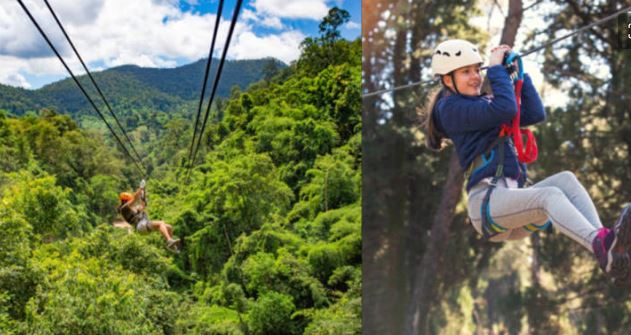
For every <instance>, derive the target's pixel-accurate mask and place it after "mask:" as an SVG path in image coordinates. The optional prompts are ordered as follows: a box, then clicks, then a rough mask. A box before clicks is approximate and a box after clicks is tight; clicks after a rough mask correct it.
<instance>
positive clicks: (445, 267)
mask: <svg viewBox="0 0 631 335" xmlns="http://www.w3.org/2000/svg"><path fill="white" fill-rule="evenodd" d="M630 5H631V2H629V1H599V2H595V1H574V0H570V1H521V0H510V1H484V0H471V1H441V2H434V1H397V0H364V1H363V3H362V15H363V20H362V34H363V36H362V37H363V40H362V41H363V59H362V62H363V67H362V71H363V73H362V75H363V93H364V94H365V93H369V92H373V91H377V90H381V89H389V88H392V87H395V86H400V85H405V84H409V83H413V82H418V81H421V80H429V79H431V73H430V61H431V54H432V50H433V48H434V47H435V46H436V45H437V44H438V43H439V42H441V41H443V40H445V39H449V38H463V39H467V40H469V41H471V42H473V43H475V44H477V45H479V47H480V49H481V50H483V51H484V50H487V51H488V50H489V48H490V47H492V46H493V45H492V44H498V42H500V43H507V44H509V45H512V46H514V49H515V50H516V51H517V52H518V53H519V52H525V51H527V50H529V49H531V48H533V47H536V46H539V45H541V44H543V43H545V42H547V41H549V40H552V39H554V38H557V37H561V36H563V35H565V34H567V33H569V32H570V31H573V30H575V29H578V28H580V27H581V26H584V25H587V24H589V23H592V22H594V21H596V20H598V19H601V18H604V17H606V16H608V15H610V14H612V13H615V12H616V11H618V10H620V9H623V8H624V7H628V6H630ZM542 22H543V24H542ZM493 26H495V27H499V30H497V32H493V29H491V27H493ZM617 33H618V32H617V30H616V20H613V21H610V22H608V23H605V24H602V25H599V26H597V27H594V28H591V29H589V30H587V31H585V32H583V33H580V34H578V35H575V36H573V37H570V38H568V39H566V40H563V41H561V42H559V43H556V44H554V45H551V46H549V47H547V48H545V49H544V50H542V51H540V52H538V53H536V54H533V55H530V56H528V57H527V59H526V60H530V61H531V62H528V63H527V65H526V68H525V70H526V72H541V73H542V75H539V76H536V77H535V78H541V79H540V80H539V81H535V86H536V87H538V88H539V90H540V93H541V94H542V97H543V101H544V105H546V112H547V120H546V121H545V123H542V124H539V125H536V126H535V127H534V128H533V130H534V132H535V134H536V136H537V140H538V143H539V151H540V155H539V156H540V157H539V160H538V161H537V162H535V163H534V164H532V165H531V166H530V168H529V173H530V177H531V178H532V179H533V180H535V181H537V180H541V179H543V178H545V177H546V176H549V175H552V174H554V173H556V172H560V171H563V170H570V171H572V172H574V173H575V174H576V175H577V177H578V179H579V180H580V181H581V182H582V183H583V184H584V185H585V186H586V188H587V189H588V191H589V193H590V194H591V195H592V197H593V199H594V202H595V203H596V207H597V208H598V210H599V214H600V215H601V218H602V221H603V223H604V224H605V225H606V226H609V227H611V226H612V225H613V223H614V221H615V219H616V218H617V216H618V214H619V211H620V209H621V207H622V205H623V204H624V203H625V202H627V201H629V199H631V188H630V187H629V185H631V167H630V166H629V165H630V164H631V159H630V153H631V112H630V111H629V109H628V106H629V103H631V94H629V90H628V89H625V87H628V86H629V84H631V76H630V74H631V66H629V64H631V53H629V52H625V51H622V50H619V49H617ZM491 42H493V43H491ZM487 54H488V53H487ZM485 55H486V54H485V53H484V52H483V57H484V56H485ZM436 87H437V86H429V85H425V86H415V87H411V88H406V89H403V90H398V91H395V92H391V93H385V94H380V95H377V96H373V97H365V98H364V99H363V100H362V103H363V105H362V110H363V112H362V115H363V126H362V129H363V134H362V136H363V143H362V148H363V158H364V167H363V179H362V180H363V182H362V188H363V192H364V193H363V197H362V198H363V201H364V202H363V207H362V208H363V210H362V217H363V226H362V233H363V237H364V238H363V250H364V253H363V256H364V258H363V261H364V263H363V278H364V283H363V292H364V294H363V299H364V301H363V304H364V311H363V313H364V314H363V316H364V327H365V328H364V329H365V331H366V333H367V334H628V333H629V332H630V331H631V317H630V316H629V315H631V314H630V313H629V312H631V305H629V303H628V300H629V298H630V296H629V290H627V289H620V288H616V287H615V286H614V285H613V284H612V283H611V282H610V281H609V280H608V279H607V277H606V276H605V275H604V274H603V273H602V271H601V270H600V269H599V268H598V266H597V263H596V262H595V261H594V259H593V256H592V255H591V253H589V252H587V251H586V250H584V248H582V247H581V246H579V245H578V244H576V243H575V242H573V241H572V240H570V239H568V238H566V237H564V236H561V235H560V234H558V233H557V232H553V233H539V234H535V235H532V236H531V237H530V238H528V239H525V240H522V241H516V242H509V243H503V244H494V243H490V242H489V243H487V242H484V241H482V239H481V237H480V236H478V234H477V233H476V232H475V230H474V229H473V228H472V227H471V226H470V225H468V224H467V221H466V216H467V214H466V206H465V204H466V194H465V192H464V186H463V178H462V171H461V170H460V167H459V165H458V162H457V157H456V156H455V154H454V153H453V146H449V147H448V148H447V149H446V150H444V151H442V152H440V153H435V152H431V151H429V150H428V149H427V148H426V147H424V145H423V141H424V134H423V129H422V126H421V124H422V122H423V115H422V114H420V113H419V112H418V109H419V108H421V109H422V108H423V106H424V105H425V104H426V98H427V96H428V94H429V93H430V92H431V90H432V89H434V88H436ZM559 97H561V98H559Z"/></svg>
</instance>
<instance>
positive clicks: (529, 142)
mask: <svg viewBox="0 0 631 335" xmlns="http://www.w3.org/2000/svg"><path fill="white" fill-rule="evenodd" d="M515 60H516V61H517V64H518V73H517V77H516V78H515V100H516V102H517V115H515V117H514V118H513V122H512V125H511V127H508V126H502V131H505V132H507V133H509V134H511V135H513V143H515V150H516V151H517V158H518V159H519V161H520V162H522V163H532V162H534V161H535V160H537V156H538V153H539V152H538V149H537V142H536V140H535V136H534V135H533V133H532V131H530V130H529V129H520V128H519V123H520V119H521V89H522V86H523V84H524V70H523V68H524V67H523V64H522V60H521V56H519V55H517V54H516V53H514V52H511V53H509V54H508V55H507V56H506V58H505V59H504V64H505V65H507V66H508V67H509V68H510V69H513V70H514V67H513V61H515ZM524 135H525V136H526V147H525V148H524V140H523V138H522V136H524Z"/></svg>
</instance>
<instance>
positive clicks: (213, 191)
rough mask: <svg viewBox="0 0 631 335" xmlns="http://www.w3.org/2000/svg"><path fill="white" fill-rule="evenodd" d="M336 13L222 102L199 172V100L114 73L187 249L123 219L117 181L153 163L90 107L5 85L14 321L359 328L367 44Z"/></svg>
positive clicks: (1, 186)
mask: <svg viewBox="0 0 631 335" xmlns="http://www.w3.org/2000/svg"><path fill="white" fill-rule="evenodd" d="M346 19H348V17H347V18H346ZM339 24H340V23H339V22H338V23H337V25H339ZM337 25H336V23H333V24H331V23H330V22H329V23H328V24H327V21H326V20H325V21H323V24H322V25H321V26H320V28H321V35H320V36H317V37H310V38H306V39H305V40H304V41H303V43H302V45H301V50H302V54H301V56H300V58H299V59H298V60H297V61H295V62H293V63H292V64H290V65H289V66H287V67H285V66H281V65H280V64H276V65H277V66H274V64H271V66H266V67H265V71H263V72H261V73H263V75H262V76H261V77H260V78H259V79H260V80H259V81H256V82H255V83H252V84H251V85H249V86H248V87H247V88H243V89H241V88H239V87H233V88H232V90H231V91H230V92H229V95H227V96H226V97H225V98H222V99H219V100H218V101H216V103H215V104H213V108H212V111H211V122H209V125H208V127H207V129H206V131H205V132H204V136H203V138H202V141H201V150H200V155H198V157H200V159H198V162H197V165H196V166H195V168H194V169H193V171H192V175H191V178H190V182H188V183H187V182H186V178H185V174H186V168H185V166H184V163H185V161H186V157H187V154H188V149H189V144H190V142H191V137H192V133H193V129H192V128H193V120H194V112H195V107H196V100H195V99H198V98H197V97H196V96H195V95H194V94H191V92H186V91H185V90H182V92H179V93H178V92H172V94H171V95H169V99H174V98H173V97H177V99H181V100H182V103H179V102H178V103H177V104H162V105H160V103H159V102H160V99H161V95H164V94H166V93H164V92H163V91H161V90H162V89H165V88H164V87H166V86H167V85H165V84H162V86H160V85H157V84H156V85H153V86H152V87H153V88H152V89H151V90H150V89H145V88H146V87H147V86H136V83H137V82H138V81H129V82H127V84H126V85H127V86H123V87H118V89H117V90H116V89H112V90H111V91H110V90H108V88H109V86H108V85H107V84H105V85H104V86H103V90H104V93H105V94H106V95H107V96H108V97H110V98H111V101H110V103H112V106H113V109H114V110H115V111H116V112H117V113H119V111H120V119H121V120H122V123H123V125H124V126H125V127H126V128H127V130H128V134H129V136H130V137H131V139H132V140H133V142H134V145H135V147H136V148H137V149H138V151H139V152H140V154H141V156H142V157H143V162H142V163H143V165H144V166H146V167H147V171H148V173H149V175H148V179H147V192H148V193H147V196H148V214H149V217H150V218H151V219H153V220H164V221H166V222H167V223H169V224H171V225H172V226H173V227H174V235H175V236H177V237H179V238H180V239H181V240H182V250H181V252H180V253H178V254H176V253H172V252H170V251H168V250H167V249H166V248H165V246H164V241H163V239H162V237H161V236H160V235H159V234H158V233H152V234H148V235H142V234H137V233H129V232H128V231H127V230H125V229H120V228H116V227H113V226H112V222H113V221H114V220H116V219H117V218H116V216H117V213H116V207H117V205H118V194H119V192H121V191H133V190H135V188H136V187H137V186H138V183H139V182H140V179H141V178H140V177H139V175H138V173H137V170H136V169H135V168H134V166H133V165H132V164H131V162H130V161H128V160H126V158H125V156H124V155H123V154H122V151H121V150H119V148H118V147H117V145H116V143H115V142H114V141H113V140H112V138H111V137H110V136H109V134H108V133H107V132H106V129H105V128H104V126H103V125H100V124H99V122H100V121H99V120H98V119H97V118H96V117H95V114H93V112H92V111H89V110H87V109H85V110H81V109H80V108H78V109H77V113H73V114H67V113H65V112H67V111H68V110H67V109H66V108H65V107H63V106H64V105H63V104H65V103H66V102H65V99H61V100H59V101H58V102H57V104H56V105H55V106H48V105H46V106H45V108H43V106H38V105H35V107H28V108H26V109H27V110H24V106H32V105H30V104H31V103H32V102H33V101H30V100H29V99H30V98H29V97H28V96H27V95H21V96H20V99H21V100H18V101H14V100H12V98H11V97H7V96H4V97H3V99H2V100H3V101H2V103H3V106H5V107H4V110H2V111H0V195H1V200H0V231H1V232H2V234H1V235H0V333H2V334H231V335H236V334H279V335H280V334H318V335H322V334H336V335H337V334H359V333H361V282H362V277H361V263H362V254H361V250H362V247H361V246H362V242H361V196H360V195H361V164H362V155H361V114H360V108H361V96H360V94H361V90H360V86H361V43H360V40H359V39H357V40H355V41H347V40H344V39H341V38H339V34H336V33H337V31H336V27H337ZM268 63H269V62H268ZM272 63H275V62H272ZM268 65H270V64H268ZM114 72H115V71H109V73H101V76H100V78H97V81H98V80H100V79H103V78H105V80H106V82H108V81H107V78H106V77H107V76H108V75H109V76H113V75H114V74H115V73H114ZM119 72H120V73H118V75H120V74H121V73H125V71H122V72H121V71H119ZM132 72H133V71H131V70H130V71H127V72H126V75H132V74H133V73H132ZM196 76H198V77H199V80H198V81H197V82H196V83H197V85H200V84H201V74H198V75H196ZM155 78H156V79H155V80H158V81H163V80H167V79H166V78H167V77H164V76H162V77H161V76H157V77H155ZM149 80H154V79H149ZM82 81H83V80H82ZM86 82H87V81H86ZM108 83H109V84H110V85H111V86H112V88H113V86H114V83H115V81H114V80H113V79H112V80H110V81H109V82H108ZM62 84H63V85H66V86H68V87H70V85H71V84H72V83H71V82H68V81H66V82H65V83H62ZM63 85H62V86H63ZM59 87H61V86H59ZM140 88H142V89H140ZM49 89H52V88H50V87H49ZM72 89H73V90H74V89H76V88H72ZM5 91H8V90H5ZM74 94H76V96H75V95H74ZM124 94H126V95H124ZM187 94H190V95H189V96H187ZM73 96H74V97H75V98H73V99H74V100H73V99H69V101H68V103H72V104H77V103H78V102H77V100H78V99H79V98H80V95H79V93H78V90H77V92H75V93H73ZM129 96H134V97H135V98H134V99H133V100H130V99H129V98H128V97H129ZM66 97H67V96H66ZM169 99H167V100H165V101H170V100H169ZM146 101H153V102H154V104H144V102H146ZM83 103H84V102H81V104H83ZM11 106H14V107H15V108H12V107H11ZM40 107H42V108H40Z"/></svg>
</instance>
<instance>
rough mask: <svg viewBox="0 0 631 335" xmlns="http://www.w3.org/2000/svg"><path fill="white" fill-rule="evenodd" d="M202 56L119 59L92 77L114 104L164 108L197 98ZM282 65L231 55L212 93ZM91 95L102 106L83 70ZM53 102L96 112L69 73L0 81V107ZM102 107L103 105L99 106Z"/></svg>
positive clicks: (64, 109) (16, 110) (20, 108)
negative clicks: (26, 83) (36, 83)
mask: <svg viewBox="0 0 631 335" xmlns="http://www.w3.org/2000/svg"><path fill="white" fill-rule="evenodd" d="M206 60H207V59H200V60H199V61H197V62H194V63H191V64H187V65H184V66H180V67H176V68H171V69H158V68H143V67H139V66H135V65H123V66H119V67H115V68H111V69H107V70H105V71H101V72H94V73H93V77H94V79H95V80H96V82H97V84H98V85H99V87H100V88H101V90H102V91H103V93H104V94H105V97H106V98H107V99H108V102H109V103H110V105H111V106H112V108H113V109H114V110H115V111H117V110H129V109H137V108H148V109H152V110H159V111H168V110H171V109H173V108H176V107H177V106H179V105H181V104H183V103H187V102H191V101H197V100H199V94H200V91H201V85H202V80H203V78H204V71H205V69H206ZM270 64H273V65H274V67H275V68H278V69H280V68H283V67H286V65H285V64H284V63H282V62H281V61H279V60H277V59H273V58H266V59H256V60H231V61H226V62H225V63H224V67H223V71H222V75H221V80H220V82H219V87H218V88H217V93H216V96H219V97H227V96H228V95H229V94H230V90H231V89H232V87H233V86H238V87H240V88H241V89H245V88H246V87H247V86H248V85H250V84H251V83H254V82H257V81H259V80H261V79H263V78H264V76H265V75H266V74H265V71H266V70H265V69H266V68H269V67H270ZM218 65H219V60H218V59H215V58H213V61H212V66H211V72H210V74H209V77H208V78H209V79H208V84H207V89H206V97H209V96H210V90H211V86H212V83H213V81H214V77H215V73H216V71H217V67H218ZM78 79H79V81H80V82H81V84H82V85H83V86H84V87H85V88H86V90H87V91H88V93H89V94H90V96H91V97H92V99H93V101H94V102H95V103H96V104H97V106H99V108H101V106H102V105H103V104H102V101H101V99H100V97H99V96H98V94H97V92H96V90H95V89H94V88H93V87H92V84H91V82H90V80H89V78H88V77H87V76H85V75H84V76H79V77H78ZM41 108H51V109H54V110H56V111H58V112H61V113H69V114H71V115H73V116H79V115H83V114H84V113H91V114H92V113H94V112H93V110H92V107H91V106H90V104H89V102H88V101H87V99H86V98H85V97H84V96H83V94H82V93H81V91H80V90H79V88H78V87H77V85H76V84H75V83H74V81H73V80H72V78H68V79H64V80H60V81H58V82H55V83H52V84H49V85H46V86H44V87H42V88H40V89H37V90H27V89H23V88H16V87H11V86H7V85H2V84H0V109H5V110H8V111H9V112H11V113H13V114H16V115H22V114H24V113H25V112H26V111H29V110H39V109H41ZM102 111H103V112H105V110H104V109H103V110H102Z"/></svg>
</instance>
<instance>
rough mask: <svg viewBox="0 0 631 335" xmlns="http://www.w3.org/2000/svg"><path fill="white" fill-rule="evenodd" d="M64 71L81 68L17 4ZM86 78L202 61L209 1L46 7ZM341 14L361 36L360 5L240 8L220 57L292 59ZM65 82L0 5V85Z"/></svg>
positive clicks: (255, 3) (32, 35) (251, 2)
mask: <svg viewBox="0 0 631 335" xmlns="http://www.w3.org/2000/svg"><path fill="white" fill-rule="evenodd" d="M24 2H25V4H26V6H27V7H29V9H30V10H31V12H32V13H33V15H34V16H35V18H36V19H37V20H38V22H39V24H40V25H41V26H42V27H43V29H44V30H45V31H46V32H47V33H48V34H49V37H50V38H51V39H52V40H53V43H54V44H55V46H56V47H57V48H58V49H59V50H60V52H61V53H62V55H63V56H64V59H66V61H67V62H68V63H69V65H70V67H71V68H72V70H73V71H74V72H75V73H77V74H81V73H83V71H82V70H81V66H80V64H79V62H78V61H77V60H76V59H75V57H74V55H73V53H72V50H71V49H70V47H69V46H68V45H67V43H66V42H65V40H64V38H63V35H62V34H61V33H60V32H59V29H58V27H57V26H56V24H55V22H54V21H53V20H52V18H51V15H50V13H49V12H48V10H47V9H46V7H45V6H44V5H43V2H42V1H39V0H25V1H24ZM235 3H236V0H226V1H225V3H224V10H223V13H222V21H221V23H220V29H219V36H218V40H217V43H216V47H215V57H218V56H220V55H221V52H222V49H223V45H224V41H225V38H226V36H227V30H228V27H229V24H230V20H231V17H232V12H233V9H234V6H235ZM50 4H51V6H52V7H53V9H55V11H56V13H57V15H58V16H59V18H60V20H61V21H62V23H63V24H64V27H65V28H66V30H67V31H68V33H69V35H70V36H71V38H72V40H73V42H74V43H75V45H76V46H77V48H78V49H79V52H80V53H81V56H82V57H83V58H84V60H86V62H87V63H88V66H89V68H90V70H91V71H98V70H103V69H107V68H110V67H114V66H119V65H123V64H135V65H138V66H144V67H175V66H179V65H183V64H187V63H191V62H194V61H196V60H198V59H200V58H203V57H206V56H207V54H208V49H209V46H210V37H211V34H212V30H213V25H214V22H215V13H216V11H217V5H218V1H217V0H180V1H176V0H133V1H129V0H82V1H81V2H77V1H75V0H54V1H53V0H51V1H50ZM334 6H337V7H340V8H343V9H345V10H347V11H348V12H349V13H350V15H351V21H350V22H349V23H348V24H346V25H344V26H343V27H342V28H341V29H340V31H341V33H342V36H343V37H344V38H347V39H355V38H358V37H359V36H360V34H361V28H360V23H361V1H360V0H291V1H283V0H246V1H244V4H243V7H242V9H241V12H240V15H239V21H238V24H237V27H236V30H235V33H234V35H233V39H232V41H231V43H230V47H229V50H228V58H230V59H250V58H261V57H270V56H271V57H276V58H278V59H280V60H282V61H284V62H286V63H289V62H291V61H293V60H295V59H296V58H297V57H298V55H299V45H300V42H301V41H302V40H303V39H304V38H305V37H309V36H317V35H318V24H319V23H320V20H321V18H322V17H324V16H325V15H326V13H327V12H328V9H330V8H332V7H334ZM66 77H68V74H67V73H66V71H65V69H64V68H63V67H62V66H61V63H60V62H59V60H58V59H57V58H56V57H55V56H54V54H53V53H52V51H50V48H49V47H48V45H46V43H45V41H44V40H43V39H42V38H41V36H40V35H39V33H38V32H37V30H35V28H34V27H33V24H32V23H31V22H30V20H28V18H27V16H26V14H25V13H24V12H23V11H22V9H21V8H20V7H19V5H17V2H15V1H11V2H8V1H2V2H1V3H0V83H2V84H6V85H11V86H19V87H24V88H30V89H35V88H39V87H41V86H43V85H45V84H48V83H51V82H53V81H57V80H59V79H62V78H66Z"/></svg>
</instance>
